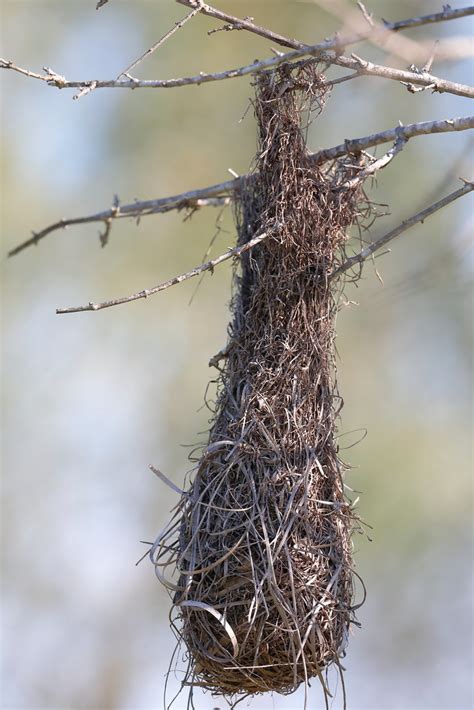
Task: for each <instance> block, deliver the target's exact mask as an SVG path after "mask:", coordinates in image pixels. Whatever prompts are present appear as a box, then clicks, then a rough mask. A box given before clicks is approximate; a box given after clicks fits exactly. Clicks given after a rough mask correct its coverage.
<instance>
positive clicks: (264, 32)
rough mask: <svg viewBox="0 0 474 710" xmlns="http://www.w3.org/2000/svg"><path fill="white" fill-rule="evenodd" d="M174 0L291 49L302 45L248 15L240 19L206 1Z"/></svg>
mask: <svg viewBox="0 0 474 710" xmlns="http://www.w3.org/2000/svg"><path fill="white" fill-rule="evenodd" d="M176 1H177V2H178V3H179V4H180V5H186V6H187V7H194V8H195V7H198V6H200V8H201V12H202V14H203V15H208V16H209V17H213V18H214V19H216V20H219V21H222V22H225V23H227V24H229V25H232V26H233V27H235V28H236V29H239V30H247V31H248V32H253V34H256V35H259V36H260V37H264V38H265V39H268V40H270V42H274V43H275V44H279V45H280V46H282V47H292V48H293V49H298V48H299V47H302V46H303V44H302V42H299V41H298V40H296V39H289V38H288V37H284V36H283V35H280V34H278V33H277V32H272V30H268V29H266V28H265V27H260V26H259V25H256V24H255V23H254V22H252V20H251V19H250V18H248V17H247V18H245V19H244V18H242V19H241V18H239V17H235V16H234V15H229V14H228V13H227V12H223V11H222V10H218V9H217V8H215V7H211V6H210V5H207V3H204V2H201V3H200V2H199V0H176Z"/></svg>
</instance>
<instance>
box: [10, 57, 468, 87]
mask: <svg viewBox="0 0 474 710" xmlns="http://www.w3.org/2000/svg"><path fill="white" fill-rule="evenodd" d="M320 47H321V45H313V46H312V47H309V46H308V47H304V48H303V49H295V50H294V51H292V52H288V53H287V54H278V55H277V56H274V57H270V58H268V59H263V60H261V61H255V62H253V63H252V64H247V65H245V66H242V67H237V68H235V69H228V70H226V71H222V72H215V73H210V74H209V73H205V72H200V73H199V74H197V75H195V76H189V77H179V78H176V79H136V78H135V77H131V76H130V75H127V76H128V78H127V79H126V80H124V79H87V80H85V81H71V80H69V79H66V78H65V77H64V76H62V75H61V74H58V73H57V72H55V71H54V70H53V69H51V68H50V67H44V71H45V74H38V73H37V72H33V71H30V70H29V69H24V68H23V67H19V66H17V65H16V64H14V63H13V62H12V61H10V60H7V59H2V58H0V69H11V70H12V71H16V72H18V73H19V74H23V75H24V76H28V77H30V78H31V79H37V80H40V81H44V82H46V83H47V84H49V85H50V86H54V87H56V88H57V89H81V91H80V92H79V93H78V94H76V95H75V96H74V98H80V96H83V95H84V93H85V91H84V90H89V91H92V90H95V89H173V88H176V87H179V86H192V85H197V86H200V85H201V84H208V83H210V82H214V81H224V80H226V79H236V78H238V77H242V76H248V75H249V74H255V73H257V72H260V71H264V70H268V69H275V68H276V67H278V66H280V65H281V64H284V63H286V62H291V61H293V60H295V59H301V57H304V56H306V55H309V56H313V57H316V58H317V59H318V61H321V62H324V63H326V64H335V65H337V66H340V67H344V68H345V69H352V70H354V74H353V75H351V77H350V78H353V77H354V76H363V75H367V76H376V77H379V78H382V79H389V80H392V81H398V82H403V83H404V84H412V85H414V86H422V87H425V88H426V89H432V90H433V91H434V92H438V93H449V94H454V95H456V96H465V97H467V98H474V87H472V86H470V85H469V84H460V83H458V82H455V81H448V80H447V79H442V78H440V77H437V76H434V75H433V74H430V73H429V72H423V71H405V70H402V69H396V68H394V67H386V66H383V65H381V64H374V63H373V62H368V61H366V60H365V59H362V58H361V57H359V56H357V55H356V54H353V55H352V56H350V57H346V56H344V55H341V54H337V53H336V52H332V53H329V52H323V51H322V50H321V48H320ZM328 83H329V84H331V82H330V81H329V82H328ZM83 92H84V93H83Z"/></svg>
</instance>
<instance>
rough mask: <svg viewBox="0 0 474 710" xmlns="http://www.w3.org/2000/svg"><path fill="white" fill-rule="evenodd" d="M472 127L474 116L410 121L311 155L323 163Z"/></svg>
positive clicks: (473, 125) (316, 160)
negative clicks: (401, 140)
mask: <svg viewBox="0 0 474 710" xmlns="http://www.w3.org/2000/svg"><path fill="white" fill-rule="evenodd" d="M471 128H474V116H464V117H462V118H446V119H444V120H441V121H423V122H421V123H410V124H408V125H406V126H403V125H402V124H400V125H399V126H397V127H396V128H390V129H389V130H388V131H382V132H381V133H373V134H372V135H369V136H364V137H363V138H354V139H352V140H345V141H344V143H340V144H339V145H336V146H334V148H325V149H324V150H320V151H318V152H317V153H313V154H312V155H311V156H310V157H311V160H313V161H314V162H315V163H323V162H325V161H326V160H334V159H336V158H340V157H342V156H343V155H346V154H347V153H358V152H359V151H361V150H366V149H367V148H371V147H373V146H376V145H381V144H383V143H389V142H390V141H395V140H396V139H397V138H403V139H404V140H409V139H410V138H413V137H415V136H421V135H427V134H432V133H450V132H451V131H465V130H469V129H471Z"/></svg>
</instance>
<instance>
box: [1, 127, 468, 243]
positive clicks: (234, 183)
mask: <svg viewBox="0 0 474 710" xmlns="http://www.w3.org/2000/svg"><path fill="white" fill-rule="evenodd" d="M471 128H474V116H466V117H462V118H450V119H445V120H442V121H424V122H422V123H412V124H408V125H407V126H402V125H400V126H396V127H395V128H391V129H389V130H387V131H382V132H381V133H373V134H371V135H368V136H363V137H361V138H353V139H352V140H346V141H344V143H340V144H339V145H336V146H334V147H332V148H325V149H324V150H320V151H318V152H316V153H311V154H309V160H310V161H311V162H312V163H313V164H314V165H318V164H321V163H324V162H327V161H329V160H336V159H337V158H341V157H342V156H344V155H347V154H351V153H358V152H360V151H362V150H366V149H367V148H370V147H372V146H377V145H381V144H383V143H388V142H392V141H397V140H398V139H399V140H402V141H404V142H406V141H408V140H409V139H410V138H413V137H415V136H420V135H428V134H435V133H450V132H452V131H465V130H468V129H471ZM249 177H250V176H249V175H244V176H243V177H240V178H237V179H235V180H227V181H226V182H222V183H218V184H216V185H211V186H209V187H204V188H201V189H198V190H191V191H189V192H183V193H181V194H179V195H172V196H171V197H163V198H160V199H156V200H144V201H140V202H139V201H136V202H132V203H131V204H126V205H120V204H118V203H117V202H116V203H115V204H114V205H113V207H111V208H110V209H108V210H104V211H102V212H97V213H95V214H91V215H87V216H84V217H75V218H71V219H61V220H59V221H58V222H55V223H54V224H51V225H49V226H48V227H46V228H45V229H42V230H41V231H40V232H34V233H33V235H32V237H30V238H29V239H27V240H25V241H24V242H21V243H20V244H18V246H16V247H14V248H13V249H11V251H9V252H8V256H14V255H15V254H18V253H19V252H21V251H23V250H24V249H27V248H28V247H30V246H33V245H36V244H38V242H39V241H41V240H42V239H44V238H45V237H47V236H48V234H51V233H52V232H55V231H57V230H60V229H66V228H67V227H70V226H73V225H77V224H89V223H93V222H99V223H100V222H101V223H103V224H104V225H105V228H106V230H107V234H108V231H110V225H111V223H112V221H114V220H116V219H124V218H136V219H139V218H141V217H146V216H147V215H152V214H159V213H162V212H169V211H171V210H182V209H199V208H200V207H207V206H212V207H220V206H222V205H226V204H229V203H230V201H231V199H232V195H233V193H234V192H235V190H237V189H238V188H239V186H240V185H241V184H242V182H243V181H244V180H248V179H249Z"/></svg>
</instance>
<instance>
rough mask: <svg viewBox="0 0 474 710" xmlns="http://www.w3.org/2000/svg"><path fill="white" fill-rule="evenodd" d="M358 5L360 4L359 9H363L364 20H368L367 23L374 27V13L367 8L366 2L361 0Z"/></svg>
mask: <svg viewBox="0 0 474 710" xmlns="http://www.w3.org/2000/svg"><path fill="white" fill-rule="evenodd" d="M357 6H358V8H359V10H360V11H361V13H362V16H363V18H364V20H365V21H366V22H367V24H368V25H369V26H370V27H373V26H374V24H375V23H374V20H373V17H372V15H371V13H370V12H368V10H367V8H366V7H365V5H364V3H363V2H361V1H360V0H359V1H358V3H357Z"/></svg>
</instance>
